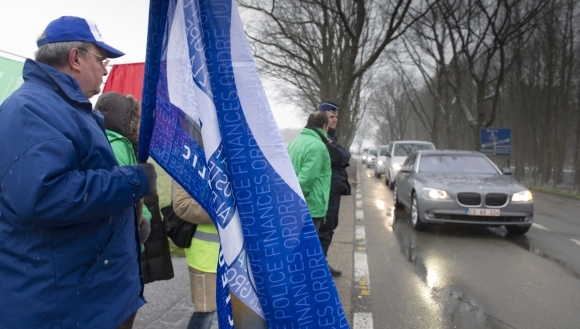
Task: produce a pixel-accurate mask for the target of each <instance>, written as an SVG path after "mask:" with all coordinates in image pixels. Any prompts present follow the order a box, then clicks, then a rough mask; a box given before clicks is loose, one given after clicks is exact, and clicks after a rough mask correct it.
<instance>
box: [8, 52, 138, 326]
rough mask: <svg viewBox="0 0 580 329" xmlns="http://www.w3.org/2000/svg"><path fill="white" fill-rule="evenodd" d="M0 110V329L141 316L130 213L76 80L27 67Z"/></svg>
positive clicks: (132, 186) (123, 173)
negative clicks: (20, 81)
mask: <svg viewBox="0 0 580 329" xmlns="http://www.w3.org/2000/svg"><path fill="white" fill-rule="evenodd" d="M23 75H24V81H25V83H24V84H23V85H22V86H21V87H20V89H18V90H17V91H15V92H14V93H13V94H12V95H11V96H10V97H9V98H8V99H6V100H5V101H4V103H3V104H2V105H0V328H2V329H11V328H18V329H22V328H67V329H68V328H115V327H117V326H118V325H119V324H121V323H122V322H123V321H124V320H125V319H126V318H127V317H129V316H130V315H131V314H132V313H133V312H135V311H136V310H137V309H138V308H139V307H141V306H142V305H143V304H144V303H145V300H144V299H143V283H142V281H141V279H140V277H141V270H140V264H139V243H138V236H137V224H136V219H135V211H134V206H133V205H134V204H136V203H137V201H138V200H139V199H141V198H142V197H144V196H145V195H146V194H147V191H148V190H149V185H148V181H147V177H146V175H145V172H144V171H143V169H142V168H141V167H139V166H138V165H135V166H124V167H119V166H118V165H117V161H116V160H115V156H114V154H113V151H112V150H111V147H110V146H109V142H108V141H107V137H106V136H105V132H104V126H103V123H104V120H103V117H102V116H101V115H100V114H99V113H98V112H96V111H93V110H92V105H91V103H90V102H89V100H88V99H87V98H86V97H85V95H84V94H83V92H82V90H81V88H80V86H79V85H78V83H77V82H76V80H75V79H74V78H73V77H71V76H69V75H66V74H64V73H62V72H60V71H58V70H56V69H55V68H53V67H51V66H48V65H44V64H41V63H36V62H34V61H32V60H27V61H26V63H25V65H24V69H23Z"/></svg>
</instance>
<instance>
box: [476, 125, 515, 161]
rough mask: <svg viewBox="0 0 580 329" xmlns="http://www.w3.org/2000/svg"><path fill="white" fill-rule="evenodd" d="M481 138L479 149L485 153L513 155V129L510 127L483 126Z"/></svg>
mask: <svg viewBox="0 0 580 329" xmlns="http://www.w3.org/2000/svg"><path fill="white" fill-rule="evenodd" d="M479 140H480V141H481V144H480V147H479V151H480V152H481V153H483V154H485V155H499V156H510V155H511V151H512V130H511V129H509V128H481V130H480V139H479Z"/></svg>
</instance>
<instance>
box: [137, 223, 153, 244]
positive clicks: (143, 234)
mask: <svg viewBox="0 0 580 329" xmlns="http://www.w3.org/2000/svg"><path fill="white" fill-rule="evenodd" d="M149 233H151V223H150V222H149V220H148V219H147V218H145V217H142V220H141V226H139V241H140V242H141V243H145V241H147V238H148V237H149Z"/></svg>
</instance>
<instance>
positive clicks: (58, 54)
mask: <svg viewBox="0 0 580 329" xmlns="http://www.w3.org/2000/svg"><path fill="white" fill-rule="evenodd" d="M43 37H44V35H42V36H40V38H39V39H42V38H43ZM89 45H90V44H89V43H87V42H82V41H65V42H54V43H47V44H45V45H43V46H42V47H40V48H38V50H37V51H36V53H34V60H35V61H37V62H39V63H44V64H46V65H50V66H52V67H57V68H61V67H64V66H66V63H67V62H68V54H69V53H70V51H71V49H73V48H85V49H86V48H87V47H88V46H89ZM81 56H83V58H85V56H87V54H82V55H81Z"/></svg>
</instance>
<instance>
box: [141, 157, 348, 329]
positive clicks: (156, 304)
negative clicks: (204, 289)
mask: <svg viewBox="0 0 580 329" xmlns="http://www.w3.org/2000/svg"><path fill="white" fill-rule="evenodd" d="M352 163H353V165H351V166H350V167H348V168H347V171H348V176H349V182H350V184H351V186H352V195H350V196H343V197H342V200H341V203H340V213H339V214H340V218H339V223H340V224H339V225H338V229H337V230H336V231H335V233H334V237H333V240H332V245H331V247H330V250H329V255H328V261H329V263H330V264H331V265H332V267H334V268H337V269H340V270H342V275H341V276H340V277H337V278H334V282H335V284H336V288H337V289H338V294H339V295H340V298H341V301H342V307H343V309H344V312H345V313H346V315H347V319H348V322H349V323H350V324H351V326H352V310H351V290H352V284H353V254H354V250H353V247H354V241H353V240H354V218H355V212H354V209H355V207H354V206H355V204H354V200H355V193H356V192H355V191H356V160H355V159H353V160H352ZM172 261H173V271H174V273H175V277H174V278H173V279H171V280H168V281H157V282H153V283H149V284H146V285H145V299H146V300H147V304H145V306H143V307H141V308H140V309H139V311H138V312H137V318H136V319H135V323H134V325H133V328H134V329H185V328H186V327H187V324H188V323H189V318H190V317H191V314H192V313H193V304H192V303H191V295H190V292H189V274H188V271H187V262H186V260H185V258H184V257H174V258H173V259H172ZM211 328H212V329H217V328H218V325H217V317H216V316H214V322H213V324H212V326H211Z"/></svg>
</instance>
